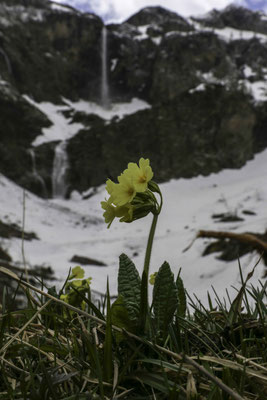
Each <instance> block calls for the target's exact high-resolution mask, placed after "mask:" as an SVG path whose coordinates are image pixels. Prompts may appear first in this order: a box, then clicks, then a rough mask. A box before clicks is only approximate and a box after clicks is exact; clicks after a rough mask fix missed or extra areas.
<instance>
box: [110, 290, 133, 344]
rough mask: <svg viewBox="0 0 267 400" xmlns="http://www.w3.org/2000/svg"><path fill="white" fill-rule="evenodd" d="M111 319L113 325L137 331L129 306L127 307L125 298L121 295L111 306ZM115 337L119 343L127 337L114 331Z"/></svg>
mask: <svg viewBox="0 0 267 400" xmlns="http://www.w3.org/2000/svg"><path fill="white" fill-rule="evenodd" d="M111 320H112V325H116V326H118V327H119V328H121V329H125V330H126V331H129V332H134V331H135V325H134V323H133V321H131V320H130V318H129V315H128V311H127V308H126V307H125V304H124V300H123V297H122V296H119V297H118V298H117V299H116V300H115V301H114V303H113V304H112V306H111ZM114 334H115V339H116V342H117V343H120V342H121V341H123V340H124V339H125V336H124V334H123V333H120V332H116V331H115V332H114Z"/></svg>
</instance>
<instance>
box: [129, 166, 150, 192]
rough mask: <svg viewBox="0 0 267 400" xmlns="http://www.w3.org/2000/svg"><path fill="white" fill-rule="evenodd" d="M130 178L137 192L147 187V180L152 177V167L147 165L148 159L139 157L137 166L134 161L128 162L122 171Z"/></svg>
mask: <svg viewBox="0 0 267 400" xmlns="http://www.w3.org/2000/svg"><path fill="white" fill-rule="evenodd" d="M123 174H125V175H126V176H128V177H130V178H131V179H132V182H133V185H134V187H135V189H136V191H137V192H144V191H145V190H146V189H147V184H148V182H149V181H150V180H151V179H152V178H153V172H152V168H151V167H150V165H149V159H148V158H147V159H146V160H145V159H144V158H140V160H139V166H138V165H137V164H136V163H129V164H128V168H127V169H126V170H125V171H124V172H123Z"/></svg>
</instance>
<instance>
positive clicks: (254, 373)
mask: <svg viewBox="0 0 267 400" xmlns="http://www.w3.org/2000/svg"><path fill="white" fill-rule="evenodd" d="M192 359H197V360H202V361H208V362H210V363H213V364H219V365H222V366H224V367H227V368H230V369H233V370H236V371H241V372H242V371H243V370H244V365H243V364H238V363H237V362H235V361H231V360H225V359H223V358H216V357H210V356H202V357H201V356H200V357H192ZM246 374H247V375H248V376H251V377H253V378H258V379H261V380H262V381H264V382H267V375H264V374H262V373H261V372H259V371H255V370H254V369H252V368H249V367H246Z"/></svg>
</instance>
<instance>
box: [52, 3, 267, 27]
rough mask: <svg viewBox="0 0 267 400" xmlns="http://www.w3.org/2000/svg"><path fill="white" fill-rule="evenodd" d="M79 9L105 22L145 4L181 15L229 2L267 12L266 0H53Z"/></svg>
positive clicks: (222, 6)
mask: <svg viewBox="0 0 267 400" xmlns="http://www.w3.org/2000/svg"><path fill="white" fill-rule="evenodd" d="M54 1H56V2H57V3H63V4H69V5H71V6H73V7H75V8H77V9H79V10H81V11H88V12H93V13H95V14H97V15H98V16H100V17H101V18H102V19H104V20H105V21H106V22H111V21H113V22H115V21H117V22H121V21H123V20H125V19H127V18H129V17H130V16H131V15H132V14H135V13H136V12H137V11H139V10H140V9H141V8H144V7H147V6H162V7H164V8H167V9H169V10H172V11H175V12H177V13H178V14H180V15H182V16H185V17H187V16H191V15H195V16H196V15H201V14H204V13H206V12H209V11H210V10H212V9H214V8H216V9H218V10H220V9H223V8H224V7H226V6H227V5H229V4H231V3H235V4H238V5H241V6H243V7H246V8H250V9H252V10H261V11H264V12H266V13H267V0H54Z"/></svg>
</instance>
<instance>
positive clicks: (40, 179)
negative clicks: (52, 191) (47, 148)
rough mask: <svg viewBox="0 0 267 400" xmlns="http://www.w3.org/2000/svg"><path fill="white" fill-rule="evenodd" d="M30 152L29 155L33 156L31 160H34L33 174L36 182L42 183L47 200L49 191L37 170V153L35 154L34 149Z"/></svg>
mask: <svg viewBox="0 0 267 400" xmlns="http://www.w3.org/2000/svg"><path fill="white" fill-rule="evenodd" d="M28 152H29V154H30V156H31V160H32V174H33V176H34V178H35V180H36V181H37V182H39V183H40V185H41V187H42V192H43V193H42V194H43V196H44V197H45V198H47V197H48V195H47V189H46V185H45V181H44V179H43V178H42V177H41V175H40V174H39V173H38V171H37V168H36V160H35V152H34V150H33V149H29V150H28Z"/></svg>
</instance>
